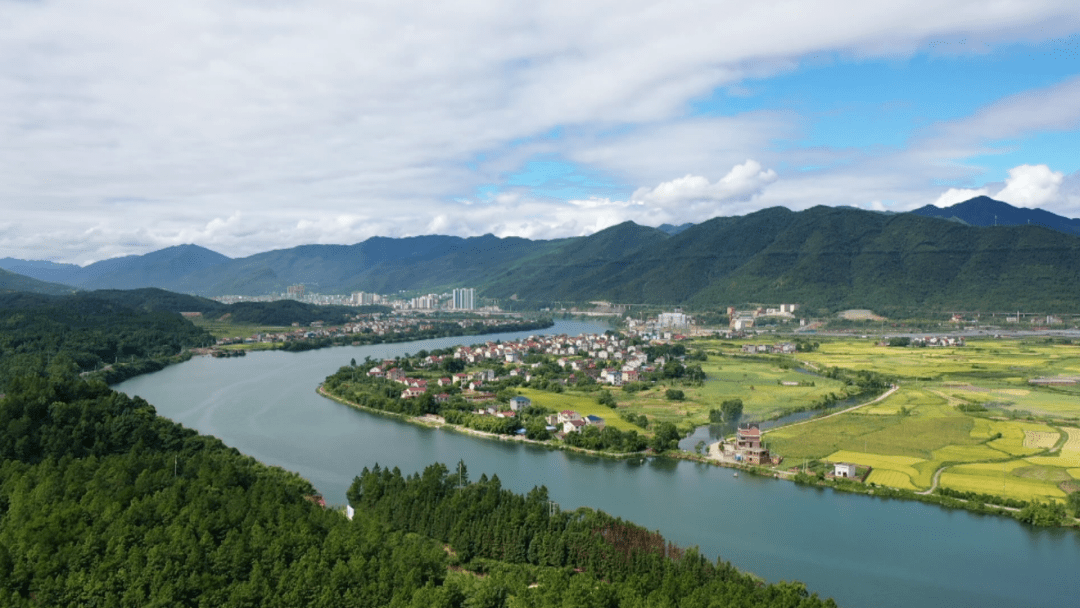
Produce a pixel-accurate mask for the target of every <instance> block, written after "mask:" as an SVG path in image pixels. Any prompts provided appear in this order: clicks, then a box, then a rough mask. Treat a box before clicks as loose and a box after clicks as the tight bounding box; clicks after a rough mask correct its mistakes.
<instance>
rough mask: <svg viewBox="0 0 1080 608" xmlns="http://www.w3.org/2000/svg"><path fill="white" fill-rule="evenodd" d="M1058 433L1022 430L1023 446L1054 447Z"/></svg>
mask: <svg viewBox="0 0 1080 608" xmlns="http://www.w3.org/2000/svg"><path fill="white" fill-rule="evenodd" d="M1059 436H1060V435H1059V434H1058V433H1045V432H1042V431H1024V447H1025V448H1038V449H1046V448H1052V447H1054V444H1055V443H1057V440H1058V437H1059Z"/></svg>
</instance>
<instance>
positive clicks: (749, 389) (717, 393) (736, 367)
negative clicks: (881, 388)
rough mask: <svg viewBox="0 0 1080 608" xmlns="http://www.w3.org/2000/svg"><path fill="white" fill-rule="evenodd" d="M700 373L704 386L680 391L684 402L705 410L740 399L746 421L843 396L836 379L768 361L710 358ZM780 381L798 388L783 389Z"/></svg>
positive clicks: (841, 388) (783, 386) (787, 387)
mask: <svg viewBox="0 0 1080 608" xmlns="http://www.w3.org/2000/svg"><path fill="white" fill-rule="evenodd" d="M701 370H702V371H704V372H705V376H706V381H705V384H704V385H703V386H701V387H687V388H683V390H684V391H685V392H686V395H687V399H689V400H694V401H697V402H699V403H701V404H702V405H704V406H708V407H719V405H720V403H722V402H724V401H726V400H728V399H742V401H743V415H744V417H746V418H757V419H762V418H767V417H769V416H772V415H775V414H777V413H780V412H782V411H784V410H787V409H791V408H794V407H803V406H809V405H812V404H814V403H815V402H818V401H820V400H821V399H822V398H824V397H825V396H827V395H829V394H830V393H833V394H837V395H840V394H843V392H844V388H845V385H844V383H842V382H839V381H837V380H832V379H829V378H823V377H819V376H812V375H809V374H803V373H800V372H797V371H795V370H791V369H784V368H781V367H780V366H779V365H777V364H776V362H774V361H771V360H768V359H753V358H745V357H723V358H720V357H710V358H709V360H708V361H706V362H705V363H703V364H702V366H701ZM783 382H789V383H797V384H799V385H798V386H785V385H783V384H782V383H783ZM810 384H813V386H810Z"/></svg>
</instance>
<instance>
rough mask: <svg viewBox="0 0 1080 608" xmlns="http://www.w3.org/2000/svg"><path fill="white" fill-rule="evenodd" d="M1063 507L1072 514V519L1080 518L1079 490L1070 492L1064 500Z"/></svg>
mask: <svg viewBox="0 0 1080 608" xmlns="http://www.w3.org/2000/svg"><path fill="white" fill-rule="evenodd" d="M1065 505H1066V506H1067V507H1068V508H1069V511H1071V512H1072V514H1073V517H1080V490H1077V491H1075V492H1070V493H1069V496H1068V497H1067V498H1066V499H1065Z"/></svg>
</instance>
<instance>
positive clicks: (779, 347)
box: [742, 342, 796, 355]
mask: <svg viewBox="0 0 1080 608" xmlns="http://www.w3.org/2000/svg"><path fill="white" fill-rule="evenodd" d="M795 350H796V349H795V345H794V344H792V343H791V342H779V343H777V344H743V347H742V352H744V353H747V354H751V355H754V354H762V353H767V354H770V355H790V354H792V353H794V352H795Z"/></svg>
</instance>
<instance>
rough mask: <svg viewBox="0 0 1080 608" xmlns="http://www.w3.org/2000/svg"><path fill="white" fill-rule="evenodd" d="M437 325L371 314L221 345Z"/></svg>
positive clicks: (486, 322) (475, 322)
mask: <svg viewBox="0 0 1080 608" xmlns="http://www.w3.org/2000/svg"><path fill="white" fill-rule="evenodd" d="M507 322H508V320H507V319H498V318H493V319H459V320H456V321H454V323H457V324H458V325H460V326H461V327H463V328H469V327H476V326H485V327H494V326H498V325H505V324H506V323H507ZM434 327H435V325H434V324H433V323H432V321H431V319H427V318H423V317H412V316H405V315H383V314H379V313H376V314H372V315H365V316H363V317H359V318H358V319H357V320H355V321H353V322H351V323H346V324H344V325H335V326H329V327H328V326H325V324H324V323H323V322H322V321H313V322H312V323H310V324H309V325H308V326H307V327H300V324H299V323H293V329H292V330H290V331H283V332H261V333H257V334H254V335H251V336H248V337H247V338H241V337H234V338H221V339H219V340H218V342H217V343H218V345H225V344H241V343H243V344H255V343H260V342H291V341H295V340H305V339H308V340H310V339H314V338H344V337H346V336H349V335H352V334H361V333H364V334H375V335H377V336H391V335H396V334H407V333H410V332H419V331H428V330H431V329H433V328H434Z"/></svg>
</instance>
